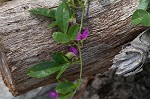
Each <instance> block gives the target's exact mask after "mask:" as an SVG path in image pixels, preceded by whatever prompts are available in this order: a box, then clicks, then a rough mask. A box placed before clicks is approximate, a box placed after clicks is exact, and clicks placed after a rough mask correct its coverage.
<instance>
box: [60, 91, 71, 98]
mask: <svg viewBox="0 0 150 99" xmlns="http://www.w3.org/2000/svg"><path fill="white" fill-rule="evenodd" d="M73 95H74V93H73V92H71V93H68V94H66V95H60V96H59V97H58V99H68V98H69V96H73Z"/></svg>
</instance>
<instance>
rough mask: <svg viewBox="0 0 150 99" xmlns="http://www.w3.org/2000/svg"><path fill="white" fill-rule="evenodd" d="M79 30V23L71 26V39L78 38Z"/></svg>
mask: <svg viewBox="0 0 150 99" xmlns="http://www.w3.org/2000/svg"><path fill="white" fill-rule="evenodd" d="M78 32H79V25H78V24H74V25H73V26H71V27H70V28H69V31H68V35H69V37H70V38H71V40H75V39H76V37H77V35H78Z"/></svg>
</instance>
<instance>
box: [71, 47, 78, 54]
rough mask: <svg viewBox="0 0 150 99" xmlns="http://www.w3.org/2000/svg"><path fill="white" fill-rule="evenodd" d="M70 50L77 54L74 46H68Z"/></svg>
mask: <svg viewBox="0 0 150 99" xmlns="http://www.w3.org/2000/svg"><path fill="white" fill-rule="evenodd" d="M70 52H73V53H74V54H75V55H77V54H78V50H77V48H75V47H73V46H72V47H70Z"/></svg>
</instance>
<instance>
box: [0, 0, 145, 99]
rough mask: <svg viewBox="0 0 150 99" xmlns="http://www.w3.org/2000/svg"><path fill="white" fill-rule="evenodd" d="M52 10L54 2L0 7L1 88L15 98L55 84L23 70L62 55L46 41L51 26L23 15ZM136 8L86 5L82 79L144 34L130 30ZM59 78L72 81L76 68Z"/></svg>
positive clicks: (104, 1) (25, 0)
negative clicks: (7, 90)
mask: <svg viewBox="0 0 150 99" xmlns="http://www.w3.org/2000/svg"><path fill="white" fill-rule="evenodd" d="M57 5H58V0H53V1H52V0H49V2H47V1H44V0H36V1H31V0H13V1H10V2H7V3H6V4H3V5H2V6H0V23H1V24H0V52H1V53H0V66H1V67H0V68H1V73H2V75H3V80H4V82H5V84H6V85H7V86H8V87H9V89H10V91H11V92H12V94H13V95H15V96H16V95H19V94H22V93H25V92H27V91H29V90H32V89H34V88H37V87H40V86H43V85H46V84H50V83H53V82H55V80H54V76H50V77H47V78H43V79H34V78H31V77H29V76H27V75H26V71H27V69H28V68H30V67H31V66H32V65H33V64H37V63H39V62H41V61H46V60H49V59H50V58H51V53H52V52H53V51H54V50H62V49H63V50H68V49H67V48H66V47H64V46H60V45H58V44H57V43H56V42H54V41H53V40H52V38H51V32H52V30H47V25H48V24H49V23H50V22H51V21H48V19H45V18H43V17H36V16H30V14H29V12H28V10H29V9H31V8H36V7H56V6H57ZM137 5H138V0H90V2H89V5H88V7H87V8H86V9H87V15H86V16H87V17H86V20H85V22H84V23H85V24H88V26H89V30H90V36H89V40H87V41H86V42H85V46H84V48H83V50H82V52H83V57H84V69H83V70H84V76H83V77H86V76H89V75H94V74H97V73H100V72H104V71H106V70H108V68H109V67H110V66H111V64H112V58H113V57H114V55H115V54H117V53H118V52H119V50H120V46H121V45H123V44H125V43H127V42H128V41H131V40H133V39H134V38H135V37H136V36H137V35H138V34H139V33H140V32H141V31H143V30H144V28H142V27H132V26H131V25H130V17H131V15H132V13H133V12H134V10H135V9H136V7H137ZM63 76H64V77H65V78H67V79H69V80H75V79H76V78H78V77H79V66H73V67H72V68H70V69H69V70H68V71H67V72H66V73H65V74H64V75H63Z"/></svg>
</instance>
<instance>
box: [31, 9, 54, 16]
mask: <svg viewBox="0 0 150 99" xmlns="http://www.w3.org/2000/svg"><path fill="white" fill-rule="evenodd" d="M29 12H30V13H31V14H36V15H42V16H46V17H50V18H55V13H56V10H53V9H47V8H35V9H31V10H30V11H29Z"/></svg>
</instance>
